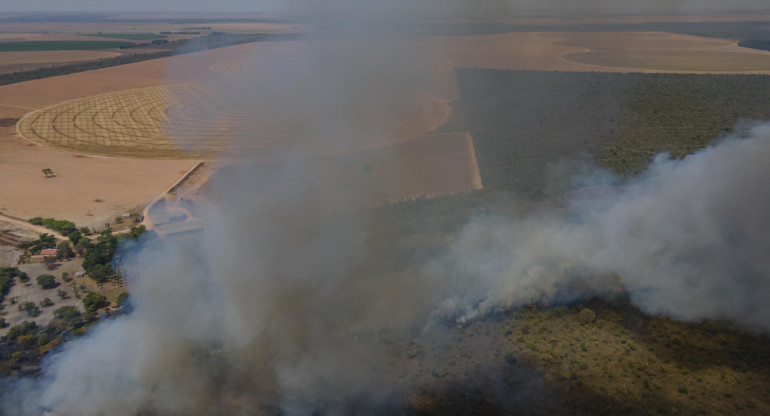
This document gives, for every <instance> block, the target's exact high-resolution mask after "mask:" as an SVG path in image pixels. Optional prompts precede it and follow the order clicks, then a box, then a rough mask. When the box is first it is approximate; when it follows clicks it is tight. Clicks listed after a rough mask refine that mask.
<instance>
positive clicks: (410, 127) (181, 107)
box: [18, 84, 451, 159]
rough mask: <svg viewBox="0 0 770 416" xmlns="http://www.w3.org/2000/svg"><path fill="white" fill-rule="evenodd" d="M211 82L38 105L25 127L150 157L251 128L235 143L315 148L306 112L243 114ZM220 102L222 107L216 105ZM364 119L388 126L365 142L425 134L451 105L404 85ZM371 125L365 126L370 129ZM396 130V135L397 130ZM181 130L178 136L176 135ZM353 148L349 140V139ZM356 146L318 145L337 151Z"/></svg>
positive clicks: (224, 146) (68, 143)
mask: <svg viewBox="0 0 770 416" xmlns="http://www.w3.org/2000/svg"><path fill="white" fill-rule="evenodd" d="M216 91H217V89H216V88H212V87H211V86H209V85H202V84H198V85H195V84H193V85H182V86H168V87H153V88H146V89H140V90H129V91H124V92H118V93H112V94H106V95H100V96H95V97H88V98H84V99H79V100H74V101H68V102H65V103H62V104H58V105H56V106H53V107H47V108H44V109H42V110H38V111H36V112H34V113H31V114H29V115H27V116H26V117H24V118H23V119H22V120H21V121H20V122H19V125H18V130H19V133H20V134H21V135H22V136H23V137H24V138H26V139H27V140H30V141H32V142H35V143H39V144H42V145H44V146H47V147H51V148H54V149H58V150H66V151H73V152H78V153H85V154H92V155H102V156H119V157H137V158H150V159H156V158H160V159H163V158H165V159H180V158H182V159H185V158H192V159H196V158H213V157H216V156H217V155H219V154H220V153H222V152H227V150H228V149H231V148H232V147H231V146H233V144H231V143H230V142H231V141H232V140H236V139H237V138H235V137H232V135H231V134H230V133H229V132H230V131H233V130H234V131H243V129H248V131H251V132H252V133H253V134H254V135H255V136H256V138H257V139H256V140H254V139H253V138H251V137H249V138H244V139H245V140H247V141H245V142H243V143H240V145H237V146H234V147H237V148H239V149H241V150H243V149H244V148H246V149H254V150H257V149H259V150H261V151H263V152H264V153H269V152H270V151H271V150H273V149H280V148H289V147H308V146H311V147H312V146H313V143H312V142H308V143H303V142H299V141H297V139H298V138H300V137H303V136H302V135H301V134H299V132H300V131H302V129H304V128H305V123H306V121H304V119H303V114H301V113H299V112H294V113H290V112H287V111H283V110H285V107H283V106H273V105H270V103H268V104H267V105H264V108H262V109H261V110H262V111H258V112H256V113H254V109H250V112H244V113H241V112H240V110H239V109H238V108H237V106H233V104H230V103H228V102H226V101H225V100H224V98H223V97H219V96H217V95H216ZM301 94H302V92H301V91H299V92H298V95H297V97H296V99H297V101H296V103H300V102H301V101H300V100H301ZM214 104H216V105H214ZM362 111H364V112H366V113H364V114H361V117H362V118H364V119H367V120H369V121H371V123H369V124H367V125H362V126H361V128H362V129H371V130H374V131H382V132H383V133H382V134H381V135H380V136H376V135H366V136H362V137H365V138H366V139H367V140H366V141H362V142H360V143H357V144H356V146H357V147H361V148H365V147H370V146H377V145H383V144H389V141H391V140H408V139H410V138H415V137H420V136H422V135H424V134H426V133H428V132H430V131H431V130H434V129H435V128H437V127H438V126H440V125H441V124H443V123H444V121H446V119H447V117H448V116H449V113H450V112H451V108H450V106H449V105H448V104H446V103H445V102H443V101H441V100H439V99H437V98H435V97H432V96H430V95H428V94H425V93H419V92H416V91H404V93H403V94H400V95H398V96H396V97H394V99H393V100H391V101H388V102H382V101H372V103H371V105H370V106H366V108H363V109H362ZM362 131H363V130H362ZM394 132H395V134H393V133H394ZM169 135H170V136H173V140H172V139H171V138H170V137H169ZM346 146H347V144H346ZM344 150H350V149H349V148H334V147H329V148H326V147H324V148H317V149H315V148H314V149H312V150H311V153H314V154H324V153H335V152H340V151H344Z"/></svg>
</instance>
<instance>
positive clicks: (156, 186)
mask: <svg viewBox="0 0 770 416" xmlns="http://www.w3.org/2000/svg"><path fill="white" fill-rule="evenodd" d="M113 30H115V31H117V29H113ZM137 31H143V32H147V31H148V30H147V29H146V28H142V29H141V30H140V29H137ZM25 33H29V29H27V30H26V31H25ZM301 47H303V46H302V42H265V43H259V44H247V45H238V46H232V47H228V48H221V49H216V50H210V51H205V52H200V53H193V54H187V55H181V56H176V57H172V58H167V59H161V60H153V61H147V62H141V63H137V64H131V65H124V66H119V67H113V68H107V69H103V70H96V71H88V72H85V73H79V74H72V75H68V76H63V77H56V78H49V79H42V80H37V81H33V82H26V83H19V84H13V85H7V86H3V87H0V118H3V117H15V118H22V117H23V116H24V115H25V114H27V113H29V112H31V111H32V110H39V111H37V112H36V113H32V114H31V115H27V117H26V118H25V119H24V121H23V122H22V123H21V125H20V131H21V132H22V134H24V136H25V137H27V138H28V139H30V140H32V141H33V142H34V143H37V144H45V145H46V146H50V147H54V148H57V149H60V150H70V151H75V152H76V153H63V152H56V151H52V150H48V149H43V148H41V147H40V146H35V145H34V144H33V143H29V142H24V141H23V140H21V138H20V137H18V136H15V135H14V131H13V129H11V128H6V129H3V130H2V131H0V159H2V163H0V175H3V177H12V178H14V180H12V181H3V182H2V183H0V195H3V201H2V203H3V204H4V205H5V208H6V211H7V212H8V213H9V214H11V215H15V216H19V217H22V218H28V217H31V216H36V215H42V216H53V217H59V218H66V219H70V220H72V221H75V222H76V223H90V224H96V225H99V224H103V223H104V222H105V221H104V220H105V219H111V218H113V217H114V216H115V215H116V214H117V213H119V211H122V210H128V209H130V208H135V207H136V206H137V205H141V204H142V203H144V202H147V201H148V200H150V199H152V197H153V194H156V193H158V192H161V191H163V190H164V189H165V187H166V186H168V184H170V183H173V181H174V178H175V177H176V176H177V175H179V174H180V172H182V171H185V170H187V169H188V168H189V167H191V166H192V164H193V162H191V161H189V160H174V159H178V158H182V157H185V158H199V157H213V156H214V155H215V154H217V153H218V152H219V151H222V150H226V149H227V148H228V139H231V138H228V137H227V133H228V130H231V129H232V128H239V127H243V126H244V125H245V126H247V127H248V128H249V129H253V130H255V131H260V129H263V130H262V131H263V133H264V135H263V140H262V141H259V142H257V143H256V146H257V147H258V148H259V149H261V150H265V149H266V150H268V151H269V149H271V148H274V147H275V146H276V145H279V144H280V145H281V146H286V145H303V144H302V143H298V142H291V141H290V140H289V138H290V137H291V136H292V134H291V132H292V131H293V130H292V126H301V125H302V123H301V115H299V114H294V113H293V112H281V111H279V110H280V109H277V108H271V107H270V105H269V104H261V105H266V107H265V108H264V109H263V110H264V112H263V113H262V114H264V118H262V117H259V118H258V119H257V120H253V119H246V117H245V116H244V115H243V114H240V113H239V112H238V110H237V108H235V109H233V108H228V107H227V103H224V106H222V105H221V104H222V102H221V100H220V101H217V100H218V97H216V94H215V93H212V91H215V89H212V88H209V87H207V85H209V83H212V82H213V83H215V82H234V79H233V78H234V77H233V74H236V75H237V74H238V73H239V72H243V71H246V72H249V71H253V70H255V69H256V68H253V67H251V66H250V64H249V63H248V62H245V61H244V57H253V56H260V54H269V53H273V52H276V51H278V52H280V53H284V52H285V53H296V51H298V50H301ZM415 48H416V49H417V50H419V51H420V53H419V56H421V57H422V58H421V59H424V62H421V63H420V65H421V67H423V69H424V70H425V72H427V73H429V74H431V76H432V77H431V79H433V80H435V82H434V83H429V84H428V85H426V87H425V88H427V89H428V90H429V93H426V92H420V91H408V92H406V93H404V94H400V96H401V97H400V98H398V99H395V100H382V101H383V102H380V100H373V101H372V104H371V106H365V107H367V108H363V109H361V111H362V120H365V121H362V123H363V124H362V128H369V127H371V126H372V125H374V126H376V127H378V128H383V127H387V128H385V129H384V130H383V131H385V132H386V133H387V134H383V135H382V136H378V135H372V137H370V138H369V140H368V141H367V142H363V143H361V144H360V146H358V145H357V146H355V148H350V147H345V146H343V147H340V148H324V149H311V150H312V151H313V152H316V153H317V154H336V153H339V154H340V155H341V156H343V153H345V152H349V151H351V150H356V149H358V150H357V151H363V149H366V148H370V149H372V151H374V150H375V149H377V148H387V147H389V146H392V145H393V144H394V139H393V137H394V136H395V137H397V139H396V141H402V142H405V143H406V144H409V143H411V145H409V146H406V145H405V146H406V147H404V148H403V149H402V150H403V152H402V154H403V155H406V154H408V152H413V154H412V156H408V157H406V159H404V160H411V161H412V162H404V161H403V160H401V161H396V162H393V163H394V166H400V167H401V168H399V169H402V168H403V169H405V170H404V171H409V169H406V168H404V163H406V164H408V165H410V166H411V165H414V166H417V165H418V164H422V165H428V166H430V165H431V164H433V163H435V165H436V166H444V167H447V166H448V167H447V168H446V169H447V170H446V171H445V172H452V173H451V175H454V173H453V172H454V169H455V167H454V166H453V165H452V164H448V165H447V164H445V161H446V160H449V159H448V156H446V155H445V154H444V155H434V154H433V153H432V150H430V149H426V148H424V147H420V146H421V145H422V144H423V143H427V142H425V141H423V140H428V139H424V138H423V139H420V138H421V137H423V136H425V135H426V134H428V133H429V132H431V131H433V130H435V129H436V128H438V127H439V126H440V125H442V124H443V123H444V122H446V120H447V119H448V118H449V115H450V114H451V112H452V105H451V102H450V101H449V100H451V99H456V98H457V85H456V81H455V79H454V76H453V75H452V74H453V72H452V71H453V69H454V68H493V69H537V70H552V71H556V70H559V71H606V72H632V71H643V72H670V71H682V69H680V68H679V67H674V68H671V67H668V68H662V69H656V68H655V67H654V65H652V64H650V63H649V62H647V61H641V62H638V63H636V64H635V65H637V66H636V67H634V66H628V67H613V66H609V65H610V64H613V65H616V63H615V62H602V63H604V65H600V64H597V63H582V62H575V61H570V60H568V59H565V58H564V57H565V56H569V55H570V54H575V53H586V52H592V53H593V51H594V50H601V52H607V50H612V51H613V53H616V52H614V51H622V52H624V53H626V54H627V55H626V56H627V57H626V58H625V59H631V58H630V57H639V56H641V57H647V58H646V59H648V60H650V59H653V58H650V57H649V56H652V57H654V56H666V55H667V54H668V55H676V56H679V57H680V58H681V59H685V58H686V57H689V59H690V60H689V63H688V65H690V66H688V67H686V70H687V71H691V72H709V71H715V72H726V71H734V72H746V71H750V72H758V73H770V66H768V68H767V69H763V67H762V65H764V62H765V60H766V59H770V58H766V57H765V56H766V55H767V56H770V53H769V54H765V53H762V52H757V51H752V50H748V49H743V48H739V47H737V46H736V45H735V44H734V43H733V42H731V41H722V40H715V39H710V38H699V37H695V36H687V35H674V34H662V33H650V32H639V33H624V34H623V35H622V36H620V35H616V34H606V33H580V34H575V33H507V34H495V35H473V36H453V37H445V38H419V39H416V40H415ZM684 52H688V53H690V55H687V54H685V53H684ZM744 52H745V53H744ZM651 53H652V55H650V54H651ZM725 53H730V54H731V55H729V56H726V55H724V54H725ZM262 56H265V55H262ZM267 56H269V55H267ZM696 57H697V58H698V59H699V60H696V59H695V58H696ZM725 57H729V58H730V66H728V67H725V66H719V65H724V64H723V63H721V62H720V59H724V58H725ZM701 58H702V59H701ZM712 58H718V59H716V60H714V59H712ZM736 58H738V59H736ZM634 62H637V61H632V64H634ZM654 63H655V62H654V61H653V64H654ZM645 66H647V68H645ZM650 66H652V67H653V68H652V69H650V68H649V67H650ZM235 78H237V77H235ZM394 95H397V94H394ZM300 97H301V95H298V99H299V98H300ZM210 102H216V103H217V105H215V106H212V105H208V104H209V103H210ZM250 111H251V112H252V114H253V113H254V112H253V109H251V110H250ZM279 113H280V114H281V115H280V117H279V116H278V114H279ZM257 114H260V112H257ZM382 114H385V116H383V115H382ZM298 121H299V122H298ZM244 123H247V124H244ZM371 123H374V124H371ZM442 131H444V132H446V133H453V132H458V133H459V132H462V128H459V129H458V130H446V129H444V130H442ZM168 132H171V133H172V134H173V135H174V136H175V137H182V138H185V137H186V138H187V139H185V140H181V141H177V142H173V143H172V142H171V141H170V140H169V139H168V136H167V133H168ZM453 137H454V136H453ZM458 137H459V136H458ZM463 137H464V136H463ZM418 139H419V140H418ZM433 139H435V138H433ZM433 139H431V140H433ZM452 140H458V139H457V138H456V137H455V138H454V139H448V140H447V141H446V142H445V143H442V144H441V146H439V147H442V146H445V145H446V146H448V147H449V148H454V147H453V146H454V145H451V146H450V145H447V143H455V142H453V141H452ZM463 140H465V139H463ZM287 141H288V142H287ZM459 142H463V141H462V140H460V141H459ZM459 142H457V143H459ZM185 143H186V146H184V149H185V151H184V152H183V151H180V150H179V148H178V147H177V145H180V144H185ZM463 143H465V142H463ZM466 145H467V143H466ZM410 146H412V147H410ZM457 146H459V145H457ZM147 149H152V150H147ZM406 149H408V151H407V150H406ZM84 153H89V154H99V155H110V156H130V157H133V158H141V157H149V156H152V157H162V158H165V159H167V160H161V161H152V160H138V159H134V160H130V159H105V158H101V157H85V156H84ZM268 153H269V152H268ZM386 153H387V152H386ZM455 153H456V154H458V155H459V154H463V152H455ZM465 154H466V156H463V157H467V152H465ZM73 160H74V161H76V163H72V162H73ZM434 161H435V162H434ZM468 163H471V162H468ZM372 167H373V168H374V165H372ZM43 168H51V169H53V170H54V171H55V172H56V174H57V177H56V178H49V179H46V178H44V177H43V175H42V174H41V173H40V170H41V169H43ZM350 169H352V170H351V172H352V171H353V170H356V171H360V170H361V169H362V167H361V166H359V165H356V166H354V167H351V168H350ZM420 169H422V168H420ZM384 171H387V169H385V168H383V167H382V166H380V167H379V168H377V169H375V170H372V172H380V173H383V172H384ZM460 171H463V172H465V173H464V175H465V176H463V178H460V179H458V178H455V179H452V180H451V181H450V180H448V182H447V184H437V183H435V180H434V179H424V178H426V177H433V176H430V175H433V174H425V175H427V176H425V175H423V173H420V171H419V170H418V171H415V172H414V173H413V175H414V178H415V179H414V180H413V181H412V182H411V183H413V184H415V185H414V188H413V190H412V191H410V190H408V189H407V188H408V186H403V187H401V188H399V190H391V191H383V195H385V194H387V195H389V196H388V197H393V198H396V199H397V198H399V197H408V196H412V195H416V193H417V191H416V190H417V189H421V191H420V192H423V193H430V192H428V191H427V189H428V188H429V187H428V184H430V186H431V187H435V189H447V192H453V191H452V190H451V189H458V190H459V189H469V188H470V189H472V188H474V187H477V185H478V184H476V183H475V182H474V181H476V179H474V178H477V175H478V174H477V170H476V173H475V175H476V176H474V173H473V172H474V169H471V168H468V169H466V168H463V169H460ZM421 175H422V176H421ZM451 175H450V176H451ZM357 176H361V175H357ZM370 176H372V178H371V180H373V181H374V182H377V181H378V180H377V179H376V175H370ZM461 176H462V175H461ZM351 177H356V175H351ZM363 177H367V176H363ZM420 178H422V179H420ZM345 180H350V179H349V178H348V179H345ZM357 180H358V179H356V180H354V182H355V181H357ZM367 180H369V178H368V177H367ZM335 181H337V179H331V180H329V182H328V183H335ZM407 182H408V181H407ZM449 182H452V183H453V184H452V185H450V184H449ZM405 183H406V182H405ZM73 196H77V197H73ZM97 200H99V201H104V202H96V201H97ZM89 212H90V214H92V215H93V217H89V216H88V214H89Z"/></svg>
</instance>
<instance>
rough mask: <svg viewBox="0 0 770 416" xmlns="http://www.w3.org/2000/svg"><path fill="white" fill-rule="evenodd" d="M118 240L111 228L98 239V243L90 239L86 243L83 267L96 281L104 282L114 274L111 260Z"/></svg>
mask: <svg viewBox="0 0 770 416" xmlns="http://www.w3.org/2000/svg"><path fill="white" fill-rule="evenodd" d="M118 242H119V240H118V238H117V237H115V236H114V235H112V232H111V231H110V230H105V231H102V234H101V235H100V236H99V237H98V238H97V239H96V244H94V243H92V242H91V241H89V242H88V243H87V244H86V245H85V255H84V256H83V257H84V259H83V269H84V270H85V271H86V273H87V274H88V275H89V276H90V277H91V278H92V279H94V280H95V281H97V282H99V283H104V282H106V281H108V280H109V279H110V278H112V277H113V276H114V272H113V270H112V266H111V265H110V261H111V260H112V256H114V255H115V250H116V249H117V247H118Z"/></svg>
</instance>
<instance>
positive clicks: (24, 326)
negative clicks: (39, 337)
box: [6, 321, 37, 340]
mask: <svg viewBox="0 0 770 416" xmlns="http://www.w3.org/2000/svg"><path fill="white" fill-rule="evenodd" d="M33 332H37V324H35V323H34V322H31V321H24V322H22V323H20V324H19V325H14V326H12V327H11V329H9V330H8V334H6V337H7V338H8V339H9V340H15V339H16V338H18V337H20V336H22V335H27V334H30V333H33Z"/></svg>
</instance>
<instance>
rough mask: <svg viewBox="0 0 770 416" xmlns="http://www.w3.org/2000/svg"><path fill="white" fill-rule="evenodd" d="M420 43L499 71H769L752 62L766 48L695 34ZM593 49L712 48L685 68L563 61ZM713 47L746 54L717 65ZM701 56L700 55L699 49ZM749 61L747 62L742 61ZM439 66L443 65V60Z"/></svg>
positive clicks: (440, 54)
mask: <svg viewBox="0 0 770 416" xmlns="http://www.w3.org/2000/svg"><path fill="white" fill-rule="evenodd" d="M423 42H425V44H424V45H423V47H424V48H425V49H426V50H427V51H429V53H430V56H431V58H432V59H433V60H434V61H435V62H449V63H451V66H452V67H454V68H480V69H503V70H539V71H580V72H586V71H599V72H687V73H757V74H770V66H766V67H765V66H757V65H756V64H755V61H756V60H757V59H765V58H758V56H762V57H764V56H770V52H763V51H757V50H754V49H748V48H741V47H739V46H738V45H737V42H734V41H727V40H716V39H713V38H705V37H699V36H690V35H679V34H672V33H660V32H624V33H603V32H595V33H584V32H580V33H567V32H559V33H523V32H522V33H503V34H492V35H473V36H455V37H448V38H431V39H427V40H424V41H423ZM594 50H623V51H626V52H625V53H626V55H630V56H633V55H634V52H637V51H638V52H639V53H638V55H646V56H649V55H654V52H656V51H660V53H659V56H660V57H661V59H663V57H664V56H666V54H673V53H675V52H680V51H681V52H692V51H702V52H713V53H714V55H712V56H711V57H710V59H709V58H707V59H705V60H703V59H693V60H691V62H690V63H689V65H688V67H687V68H686V69H676V70H672V69H666V68H656V67H655V66H649V65H641V64H640V65H639V66H629V67H623V68H620V67H613V66H608V65H601V64H599V63H597V64H592V63H583V62H575V61H571V60H569V56H570V54H576V53H583V52H592V51H594ZM717 52H732V53H738V54H746V55H751V56H743V55H738V57H740V58H745V59H744V61H745V62H746V64H745V65H743V66H741V65H740V61H739V62H738V63H736V64H735V65H733V66H732V67H729V68H722V67H717V68H716V69H714V68H715V67H714V62H715V61H718V60H720V59H722V58H723V56H721V55H719V54H717ZM701 55H704V54H701ZM748 60H750V62H749V61H748ZM444 66H445V65H444Z"/></svg>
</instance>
